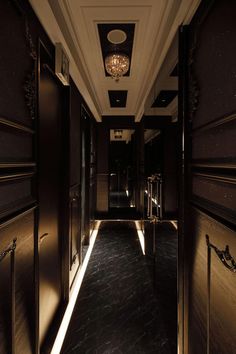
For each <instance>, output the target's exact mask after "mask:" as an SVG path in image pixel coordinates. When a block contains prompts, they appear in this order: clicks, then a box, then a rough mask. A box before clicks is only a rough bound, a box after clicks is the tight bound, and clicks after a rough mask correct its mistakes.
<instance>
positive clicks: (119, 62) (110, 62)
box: [105, 53, 129, 81]
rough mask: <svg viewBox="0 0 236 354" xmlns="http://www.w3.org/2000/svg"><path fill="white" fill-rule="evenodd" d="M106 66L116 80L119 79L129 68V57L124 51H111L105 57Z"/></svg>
mask: <svg viewBox="0 0 236 354" xmlns="http://www.w3.org/2000/svg"><path fill="white" fill-rule="evenodd" d="M105 68H106V71H107V72H108V74H110V75H111V77H112V78H113V79H115V81H119V79H120V77H121V76H124V75H125V74H126V73H127V72H128V70H129V57H128V56H127V55H126V54H122V53H111V54H108V55H107V57H106V58H105Z"/></svg>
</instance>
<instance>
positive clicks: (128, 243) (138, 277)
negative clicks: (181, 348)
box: [61, 221, 176, 354]
mask: <svg viewBox="0 0 236 354" xmlns="http://www.w3.org/2000/svg"><path fill="white" fill-rule="evenodd" d="M162 306H163V303H162V302H161V301H160V298H159V297H156V295H155V292H154V288H153V279H152V276H151V274H150V272H149V269H148V267H147V262H146V259H145V257H144V256H143V254H142V251H141V247H140V244H139V240H138V237H137V232H136V228H135V223H134V222H128V221H127V222H124V221H123V222H108V221H107V222H102V224H101V227H100V230H99V233H98V236H97V240H96V243H95V246H94V249H93V253H92V255H91V258H90V262H89V265H88V268H87V271H86V274H85V278H84V281H83V284H82V287H81V290H80V293H79V297H78V300H77V303H76V305H75V310H74V313H73V316H72V319H71V323H70V325H69V328H68V332H67V335H66V338H65V341H64V344H63V348H62V351H61V353H63V354H66V353H78V354H79V353H81V354H89V353H91V354H110V353H114V354H118V353H120V354H126V353H131V354H132V353H134V354H136V353H143V354H144V353H160V354H162V353H163V354H166V353H167V354H170V353H171V354H172V353H174V351H173V348H174V346H173V340H175V339H173V338H170V333H171V332H170V331H168V328H167V327H166V322H165V321H164V318H163V316H164V317H165V316H167V314H164V313H163V311H162V308H161V307H162ZM169 315H170V314H168V316H169ZM169 320H171V319H169ZM172 321H173V320H172ZM175 344H176V343H175ZM175 352H176V350H175Z"/></svg>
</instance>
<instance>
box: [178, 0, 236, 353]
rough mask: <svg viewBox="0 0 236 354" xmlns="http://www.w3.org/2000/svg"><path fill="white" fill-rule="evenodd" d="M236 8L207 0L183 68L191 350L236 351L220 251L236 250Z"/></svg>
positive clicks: (229, 283)
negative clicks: (235, 20) (186, 153)
mask: <svg viewBox="0 0 236 354" xmlns="http://www.w3.org/2000/svg"><path fill="white" fill-rule="evenodd" d="M235 11H236V3H235V2H234V1H231V0H229V1H227V2H223V1H208V2H202V3H201V6H200V7H199V9H198V11H197V13H196V15H195V17H194V18H193V20H192V22H191V25H190V27H189V32H188V35H189V36H188V37H186V38H187V41H188V47H187V50H188V53H187V58H188V62H185V64H188V71H180V77H181V80H185V83H187V88H188V91H186V90H185V91H183V92H182V93H183V100H182V103H183V105H182V108H183V111H184V114H183V117H182V119H183V122H182V126H183V127H182V128H183V129H182V133H183V134H184V139H186V138H187V139H188V140H185V142H184V148H185V147H186V148H187V151H188V152H189V155H187V158H186V160H185V161H184V164H185V170H184V176H183V180H184V181H185V183H186V184H187V186H185V189H184V191H185V200H184V204H183V214H184V216H185V219H184V221H187V220H188V221H187V222H185V225H184V227H183V228H182V231H181V232H182V234H181V237H182V239H184V246H185V247H184V254H183V256H184V258H185V259H184V262H185V263H184V265H185V269H184V271H185V272H187V275H188V277H187V279H186V278H184V275H183V278H184V279H183V280H184V282H185V292H184V297H185V299H184V305H185V309H186V312H185V313H186V315H185V317H184V319H185V323H186V324H187V326H188V331H186V332H185V338H187V340H188V342H187V341H186V343H185V348H184V350H185V351H186V352H187V353H208V354H209V353H214V354H215V353H223V354H224V353H229V352H235V344H236V343H235V338H234V333H235V326H234V323H233V321H232V318H233V317H235V314H236V313H235V294H236V289H235V286H234V283H235V282H234V274H233V273H232V272H231V271H230V270H229V269H226V267H225V266H224V264H223V262H222V257H223V256H222V257H221V259H220V258H219V257H218V256H217V254H216V252H215V251H216V250H218V251H221V254H223V253H222V252H223V251H224V250H225V249H226V246H227V245H228V246H229V250H230V254H231V255H232V256H233V257H235V252H236V248H235V247H236V243H235V206H236V204H235V201H234V200H235V197H234V195H235V181H236V176H235V165H236V159H235V158H236V154H235V152H236V150H235V138H236V135H235V131H236V125H235V111H236V105H235V104H236V100H235V95H234V91H235V85H236V80H235V76H234V75H233V73H234V72H235V68H236V66H235V61H234V60H233V57H234V54H235V53H236V47H235V44H232V43H233V38H234V36H235V34H236V32H235V24H234V18H233V13H234V12H235ZM234 43H235V41H234ZM185 69H186V66H185ZM185 88H186V86H185ZM186 101H187V102H186ZM186 103H187V104H186ZM186 129H187V130H186ZM187 133H188V134H187ZM193 205H194V208H193ZM186 217H187V219H186ZM206 235H208V236H209V239H210V242H211V244H212V245H214V246H211V247H209V244H207V242H206ZM227 257H228V258H229V255H227ZM224 261H225V259H224ZM227 261H228V262H229V259H228V260H227ZM186 280H187V281H186ZM186 319H187V320H186Z"/></svg>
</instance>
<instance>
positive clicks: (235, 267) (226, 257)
mask: <svg viewBox="0 0 236 354" xmlns="http://www.w3.org/2000/svg"><path fill="white" fill-rule="evenodd" d="M206 244H207V247H208V248H209V249H213V250H214V251H215V253H216V255H217V256H218V258H219V260H220V261H221V263H222V264H223V265H224V266H225V267H226V268H227V269H229V270H230V271H231V272H233V273H236V261H235V259H234V258H233V257H232V256H231V254H230V252H229V246H228V245H226V246H225V250H220V249H219V248H217V247H216V246H215V245H213V244H212V243H210V239H209V236H208V235H206Z"/></svg>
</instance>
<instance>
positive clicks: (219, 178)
mask: <svg viewBox="0 0 236 354" xmlns="http://www.w3.org/2000/svg"><path fill="white" fill-rule="evenodd" d="M193 176H199V177H201V178H204V179H209V180H211V181H216V182H222V183H230V184H236V177H235V176H225V175H220V174H210V173H200V172H194V173H193Z"/></svg>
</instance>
